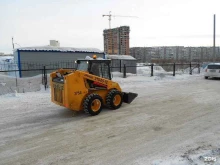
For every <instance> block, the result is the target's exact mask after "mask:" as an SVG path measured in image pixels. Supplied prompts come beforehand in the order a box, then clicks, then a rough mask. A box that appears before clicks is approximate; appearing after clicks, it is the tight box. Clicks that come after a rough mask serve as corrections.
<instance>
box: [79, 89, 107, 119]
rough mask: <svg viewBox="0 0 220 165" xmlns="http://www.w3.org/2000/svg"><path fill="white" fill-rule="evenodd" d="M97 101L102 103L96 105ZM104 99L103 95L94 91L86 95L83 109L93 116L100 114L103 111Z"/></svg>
mask: <svg viewBox="0 0 220 165" xmlns="http://www.w3.org/2000/svg"><path fill="white" fill-rule="evenodd" d="M95 103H97V104H100V105H94V104H95ZM102 105H103V100H102V98H101V96H99V95H98V94H96V93H92V94H90V95H88V96H87V97H86V99H85V100H84V103H83V110H84V112H85V113H87V114H90V115H92V116H95V115H98V114H99V113H100V112H101V111H102ZM96 106H97V107H96Z"/></svg>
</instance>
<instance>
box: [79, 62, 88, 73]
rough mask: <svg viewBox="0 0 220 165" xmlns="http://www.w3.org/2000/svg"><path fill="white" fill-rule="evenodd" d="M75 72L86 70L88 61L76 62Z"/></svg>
mask: <svg viewBox="0 0 220 165" xmlns="http://www.w3.org/2000/svg"><path fill="white" fill-rule="evenodd" d="M77 70H84V71H87V70H88V61H78V62H77Z"/></svg>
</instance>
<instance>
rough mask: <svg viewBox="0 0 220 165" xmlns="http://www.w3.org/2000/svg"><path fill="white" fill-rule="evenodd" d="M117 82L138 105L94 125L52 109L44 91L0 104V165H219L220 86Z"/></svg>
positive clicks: (160, 80)
mask: <svg viewBox="0 0 220 165" xmlns="http://www.w3.org/2000/svg"><path fill="white" fill-rule="evenodd" d="M121 76H122V74H121V73H114V78H113V79H114V81H117V82H118V83H119V84H120V86H121V87H122V89H123V90H124V91H131V92H136V93H138V97H137V98H136V99H135V100H134V101H133V102H132V103H131V104H123V105H122V107H121V108H120V109H118V110H115V111H111V110H108V109H104V110H103V111H102V112H101V113H100V114H99V115H98V116H93V117H90V116H88V115H86V114H84V113H75V112H73V111H70V110H68V109H66V108H64V107H60V106H57V105H55V104H53V103H51V101H50V90H49V89H48V90H47V91H45V90H44V89H42V90H40V91H38V92H26V93H17V94H14V95H2V96H0V107H1V108H0V113H1V115H0V164H28V165H29V164H76V165H78V164H100V165H103V164H125V165H127V164H135V165H145V164H147V165H148V164H152V165H164V164H165V165H176V164H178V165H195V164H199V165H200V164H207V163H205V161H204V159H207V158H212V159H213V160H214V159H216V161H215V162H210V163H209V164H212V165H213V164H215V165H217V164H220V120H219V117H220V111H219V107H220V102H219V98H220V93H219V91H220V85H219V83H220V80H205V79H204V78H203V75H202V74H201V75H188V74H182V75H177V76H175V77H173V76H169V75H163V76H154V77H149V76H144V75H141V74H138V75H132V74H128V76H127V78H121ZM38 85H39V84H38Z"/></svg>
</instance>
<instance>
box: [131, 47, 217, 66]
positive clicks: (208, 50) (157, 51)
mask: <svg viewBox="0 0 220 165" xmlns="http://www.w3.org/2000/svg"><path fill="white" fill-rule="evenodd" d="M130 54H131V55H132V56H133V57H135V58H136V59H139V61H142V62H154V61H170V62H181V61H182V62H184V61H185V62H190V61H192V62H193V61H195V62H205V61H220V47H216V48H215V57H214V55H213V47H184V46H163V47H133V48H130Z"/></svg>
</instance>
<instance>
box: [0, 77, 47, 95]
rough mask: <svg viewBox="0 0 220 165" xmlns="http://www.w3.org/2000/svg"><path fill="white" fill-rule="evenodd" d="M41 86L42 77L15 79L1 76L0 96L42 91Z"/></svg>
mask: <svg viewBox="0 0 220 165" xmlns="http://www.w3.org/2000/svg"><path fill="white" fill-rule="evenodd" d="M48 82H49V75H48ZM41 84H42V75H38V76H35V77H29V78H15V77H10V76H6V75H0V95H5V94H13V93H26V92H36V91H39V90H40V89H41Z"/></svg>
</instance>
